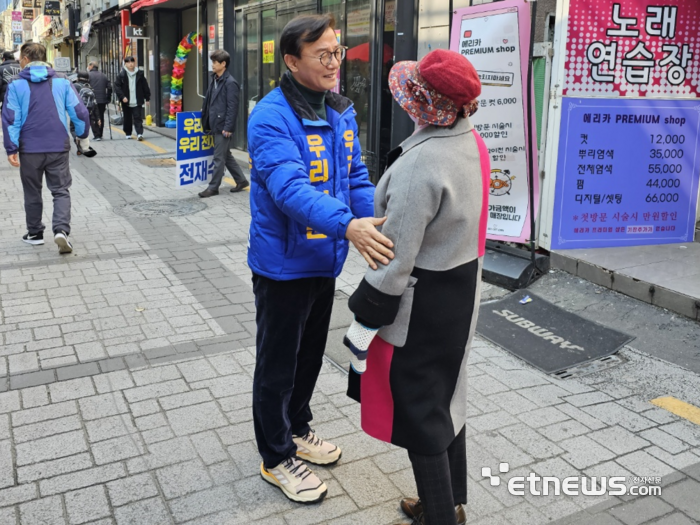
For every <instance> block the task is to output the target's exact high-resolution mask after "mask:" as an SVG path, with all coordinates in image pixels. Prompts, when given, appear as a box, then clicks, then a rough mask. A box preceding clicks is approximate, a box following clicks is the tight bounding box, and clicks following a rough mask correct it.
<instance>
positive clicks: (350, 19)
mask: <svg viewBox="0 0 700 525" xmlns="http://www.w3.org/2000/svg"><path fill="white" fill-rule="evenodd" d="M345 5H346V12H347V15H346V30H345V33H346V34H345V36H344V37H342V35H341V37H342V41H343V42H344V44H345V45H346V46H348V53H347V56H346V62H345V96H347V97H348V98H349V99H350V100H352V101H353V103H354V105H355V111H356V112H357V127H358V129H359V139H360V145H361V146H362V149H363V150H367V147H368V146H367V136H368V129H369V118H370V93H371V88H372V85H371V84H372V82H371V79H372V65H371V60H370V15H371V12H372V6H371V3H370V1H369V0H347V2H346V4H345ZM328 10H329V11H331V12H333V13H334V14H336V10H339V7H336V6H333V5H330V6H329V7H328ZM336 16H337V14H336Z"/></svg>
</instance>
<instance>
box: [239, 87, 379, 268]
mask: <svg viewBox="0 0 700 525" xmlns="http://www.w3.org/2000/svg"><path fill="white" fill-rule="evenodd" d="M287 75H288V73H287V74H286V75H284V76H283V77H282V83H281V85H280V87H279V88H277V89H275V90H273V91H272V92H271V93H270V94H268V95H267V96H266V97H265V98H264V99H263V100H262V101H261V102H260V103H259V104H257V105H256V106H255V109H254V110H253V113H252V114H251V117H250V120H249V121H248V150H249V153H250V158H251V164H252V165H251V190H250V211H251V215H252V220H251V224H250V235H249V243H248V248H249V250H248V266H250V269H251V270H252V271H253V272H255V273H256V274H258V275H262V276H265V277H269V278H270V279H275V280H278V281H287V280H290V279H300V278H304V277H337V276H338V275H339V274H340V272H341V270H342V269H343V264H344V263H345V258H346V257H347V255H348V241H347V240H345V231H346V229H347V227H348V224H349V223H350V221H351V220H352V219H354V218H361V217H373V216H374V185H373V184H372V183H371V182H370V181H369V177H368V174H367V167H366V166H365V165H364V163H363V162H362V161H361V160H360V142H359V140H358V138H357V123H356V122H355V110H354V109H353V107H352V102H351V101H350V100H349V99H347V98H345V97H343V96H341V95H337V94H335V93H328V94H327V95H326V113H327V121H326V120H321V119H319V117H318V116H317V115H316V113H314V111H313V109H311V106H309V104H308V103H307V102H306V100H304V98H303V97H302V95H301V93H299V90H298V89H297V88H296V86H295V85H294V83H293V81H292V80H291V79H290V78H288V77H287Z"/></svg>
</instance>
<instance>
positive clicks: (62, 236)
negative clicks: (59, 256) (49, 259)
mask: <svg viewBox="0 0 700 525" xmlns="http://www.w3.org/2000/svg"><path fill="white" fill-rule="evenodd" d="M53 242H55V243H56V244H57V245H58V253H71V252H72V251H73V245H72V244H71V243H70V241H69V240H68V234H67V233H66V232H64V231H60V232H58V233H56V235H54V237H53Z"/></svg>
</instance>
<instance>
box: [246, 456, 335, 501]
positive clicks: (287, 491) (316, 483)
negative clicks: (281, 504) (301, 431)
mask: <svg viewBox="0 0 700 525" xmlns="http://www.w3.org/2000/svg"><path fill="white" fill-rule="evenodd" d="M260 475H261V476H262V478H263V479H264V480H265V481H267V482H268V483H269V484H270V485H274V486H275V487H278V488H279V489H280V490H281V491H282V494H284V495H285V496H287V497H288V498H289V499H291V500H292V501H296V502H299V503H316V502H318V501H321V500H322V499H323V498H325V497H326V494H328V487H327V486H326V484H325V483H324V482H323V481H321V480H320V479H319V477H318V476H317V475H316V474H314V473H313V472H312V471H311V470H310V469H309V467H307V466H306V465H305V464H304V462H303V461H301V460H300V459H299V458H289V459H287V460H285V461H283V462H282V463H280V464H279V465H277V466H276V467H275V468H271V469H270V470H267V469H266V468H265V465H264V464H263V463H261V464H260Z"/></svg>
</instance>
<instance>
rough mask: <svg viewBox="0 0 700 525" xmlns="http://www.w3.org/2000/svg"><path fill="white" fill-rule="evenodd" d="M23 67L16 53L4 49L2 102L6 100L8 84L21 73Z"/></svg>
mask: <svg viewBox="0 0 700 525" xmlns="http://www.w3.org/2000/svg"><path fill="white" fill-rule="evenodd" d="M21 70H22V68H21V67H20V65H19V61H18V60H15V54H14V53H13V52H12V51H4V52H3V54H2V64H1V65H0V103H3V105H4V100H5V93H6V92H7V86H9V85H10V82H12V80H13V77H16V76H17V75H19V72H20V71H21Z"/></svg>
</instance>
